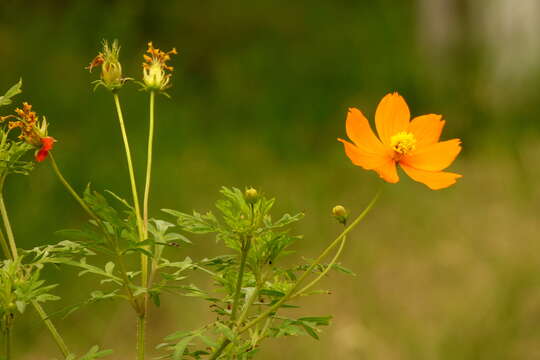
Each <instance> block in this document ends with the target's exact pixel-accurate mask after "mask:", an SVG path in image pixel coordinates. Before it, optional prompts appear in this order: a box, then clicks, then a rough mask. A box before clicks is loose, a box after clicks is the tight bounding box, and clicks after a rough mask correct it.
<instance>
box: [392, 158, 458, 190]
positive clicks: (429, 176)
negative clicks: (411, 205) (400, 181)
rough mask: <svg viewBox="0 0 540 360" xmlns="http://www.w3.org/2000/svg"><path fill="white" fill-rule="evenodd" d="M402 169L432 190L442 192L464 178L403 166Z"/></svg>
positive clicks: (447, 173)
mask: <svg viewBox="0 0 540 360" xmlns="http://www.w3.org/2000/svg"><path fill="white" fill-rule="evenodd" d="M401 168H402V169H403V171H405V173H407V175H409V176H410V177H411V178H412V179H413V180H415V181H418V182H421V183H422V184H425V185H426V186H427V187H428V188H430V189H431V190H440V189H444V188H447V187H449V186H450V185H453V184H455V183H456V180H457V179H459V178H460V177H462V175H460V174H454V173H450V172H443V171H424V170H418V169H415V168H413V167H410V166H407V165H405V164H403V163H402V164H401Z"/></svg>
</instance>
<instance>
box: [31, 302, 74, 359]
mask: <svg viewBox="0 0 540 360" xmlns="http://www.w3.org/2000/svg"><path fill="white" fill-rule="evenodd" d="M32 305H33V306H34V309H36V311H37V313H38V314H39V317H40V318H41V320H43V322H44V323H45V326H47V329H49V332H50V333H51V335H52V337H53V338H54V341H55V342H56V345H58V348H59V349H60V351H61V352H62V354H63V355H64V357H68V356H69V355H70V354H71V352H70V351H69V349H68V347H67V345H66V343H65V342H64V339H63V338H62V336H61V335H60V333H59V332H58V330H57V329H56V327H55V326H54V324H53V322H52V321H51V320H50V319H49V318H48V316H47V313H46V312H45V310H43V308H42V307H41V305H40V304H39V303H38V302H37V301H32Z"/></svg>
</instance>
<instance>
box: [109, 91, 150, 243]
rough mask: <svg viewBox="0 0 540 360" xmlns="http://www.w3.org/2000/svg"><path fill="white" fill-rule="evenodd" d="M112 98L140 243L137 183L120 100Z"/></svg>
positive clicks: (139, 211)
mask: <svg viewBox="0 0 540 360" xmlns="http://www.w3.org/2000/svg"><path fill="white" fill-rule="evenodd" d="M113 96H114V103H115V105H116V112H117V114H118V122H119V123H120V131H121V132H122V139H123V140H124V148H125V151H126V160H127V163H128V170H129V179H130V182H131V193H132V195H133V206H134V208H135V215H136V216H137V227H138V229H139V235H140V237H141V241H142V240H144V238H143V237H142V236H143V234H144V232H143V225H142V221H141V210H140V207H139V195H138V192H137V183H136V182H135V172H134V170H133V161H132V160H131V150H130V147H129V141H128V137H127V133H126V126H125V124H124V115H123V114H122V108H121V106H120V98H119V97H118V94H116V93H113Z"/></svg>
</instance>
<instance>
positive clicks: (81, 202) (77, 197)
mask: <svg viewBox="0 0 540 360" xmlns="http://www.w3.org/2000/svg"><path fill="white" fill-rule="evenodd" d="M49 157H50V158H51V164H52V167H53V170H54V172H55V173H56V176H58V179H59V180H60V182H61V183H62V185H64V187H65V188H66V190H67V191H68V192H69V193H70V194H71V195H72V196H73V198H74V199H75V200H76V201H77V202H78V203H79V205H81V207H82V208H83V210H84V211H85V212H86V213H87V214H88V215H89V216H90V217H91V218H92V219H94V220H95V221H97V222H98V223H101V219H100V218H99V217H98V216H97V215H96V214H95V213H94V212H93V211H92V210H91V209H90V208H89V207H88V205H86V203H85V202H84V200H83V199H82V198H81V197H80V196H79V194H77V192H76V191H75V190H74V189H73V187H72V186H71V185H70V184H69V182H68V181H67V180H66V178H65V177H64V175H62V172H61V171H60V169H59V168H58V164H57V163H56V160H55V159H54V156H53V155H52V154H51V153H49Z"/></svg>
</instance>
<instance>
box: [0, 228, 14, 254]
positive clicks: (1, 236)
mask: <svg viewBox="0 0 540 360" xmlns="http://www.w3.org/2000/svg"><path fill="white" fill-rule="evenodd" d="M0 243H1V244H2V252H3V253H4V256H5V258H6V259H10V258H11V251H10V250H9V246H8V243H7V241H6V237H5V236H4V232H3V231H1V230H0Z"/></svg>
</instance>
